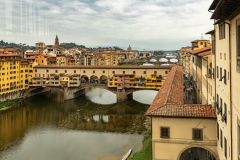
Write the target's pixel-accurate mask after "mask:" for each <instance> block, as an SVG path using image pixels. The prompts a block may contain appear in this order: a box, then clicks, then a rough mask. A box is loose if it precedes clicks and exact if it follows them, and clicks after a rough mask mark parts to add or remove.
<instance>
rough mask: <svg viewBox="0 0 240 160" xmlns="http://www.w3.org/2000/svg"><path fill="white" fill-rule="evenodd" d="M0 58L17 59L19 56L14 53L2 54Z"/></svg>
mask: <svg viewBox="0 0 240 160" xmlns="http://www.w3.org/2000/svg"><path fill="white" fill-rule="evenodd" d="M0 56H1V57H15V56H17V57H19V55H17V54H15V53H3V54H0Z"/></svg>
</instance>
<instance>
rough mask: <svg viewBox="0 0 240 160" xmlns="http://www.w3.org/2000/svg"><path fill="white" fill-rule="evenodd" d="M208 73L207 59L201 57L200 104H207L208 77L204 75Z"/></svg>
mask: <svg viewBox="0 0 240 160" xmlns="http://www.w3.org/2000/svg"><path fill="white" fill-rule="evenodd" d="M207 73H208V59H207V57H203V58H202V75H201V76H202V87H201V88H202V93H201V95H202V96H201V101H202V104H208V93H209V92H208V89H209V88H208V87H209V86H208V78H207V77H206V75H207Z"/></svg>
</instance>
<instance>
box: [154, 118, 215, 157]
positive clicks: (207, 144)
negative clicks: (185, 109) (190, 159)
mask: <svg viewBox="0 0 240 160" xmlns="http://www.w3.org/2000/svg"><path fill="white" fill-rule="evenodd" d="M160 127H170V138H169V139H162V138H160ZM193 128H202V129H203V141H194V140H192V129H193ZM216 145H217V144H216V120H215V119H190V118H157V117H153V118H152V146H153V159H154V160H178V157H179V156H180V155H181V153H182V152H183V151H184V150H186V149H187V148H189V147H193V146H195V147H202V148H205V149H207V150H209V151H211V152H212V153H213V154H214V155H217V149H216Z"/></svg>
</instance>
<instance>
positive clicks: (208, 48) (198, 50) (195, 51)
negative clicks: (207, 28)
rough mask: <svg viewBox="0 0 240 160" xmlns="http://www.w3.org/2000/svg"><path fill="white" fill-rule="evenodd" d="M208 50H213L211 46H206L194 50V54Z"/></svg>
mask: <svg viewBox="0 0 240 160" xmlns="http://www.w3.org/2000/svg"><path fill="white" fill-rule="evenodd" d="M208 51H211V47H204V48H200V49H196V50H192V54H194V55H196V54H200V53H203V52H208Z"/></svg>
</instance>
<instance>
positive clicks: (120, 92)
mask: <svg viewBox="0 0 240 160" xmlns="http://www.w3.org/2000/svg"><path fill="white" fill-rule="evenodd" d="M127 99H128V97H127V92H126V90H125V89H117V102H123V101H126V100H127Z"/></svg>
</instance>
